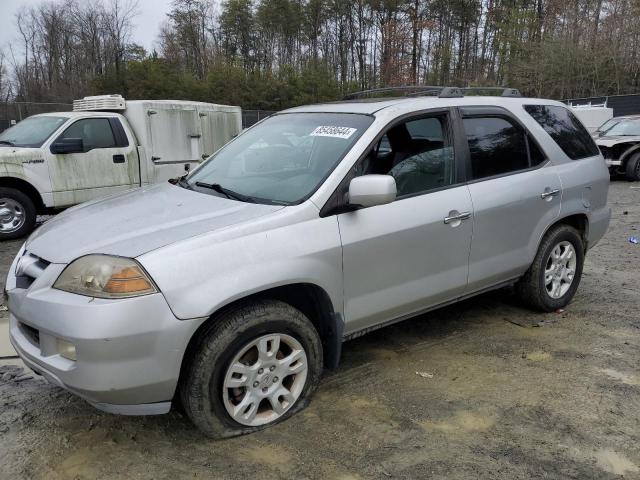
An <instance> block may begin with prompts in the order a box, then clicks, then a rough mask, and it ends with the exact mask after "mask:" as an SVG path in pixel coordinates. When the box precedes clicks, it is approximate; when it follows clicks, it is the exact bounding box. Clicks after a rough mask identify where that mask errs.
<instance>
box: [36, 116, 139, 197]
mask: <svg viewBox="0 0 640 480" xmlns="http://www.w3.org/2000/svg"><path fill="white" fill-rule="evenodd" d="M65 138H80V139H82V142H83V145H84V151H82V152H79V153H67V154H55V153H52V152H51V150H50V149H49V147H47V148H46V149H45V151H46V155H47V157H48V159H47V164H48V166H49V175H50V177H51V185H52V191H53V200H54V204H55V206H56V207H63V206H67V205H74V204H77V203H81V202H84V201H87V200H91V199H94V198H98V197H102V196H105V195H109V194H112V193H115V192H118V191H122V190H127V189H129V188H132V187H135V186H139V185H140V169H139V160H138V153H137V150H136V146H135V145H134V144H133V142H131V141H130V140H129V139H128V138H127V135H126V133H125V130H124V128H123V126H122V123H121V122H120V119H119V118H117V117H91V118H80V119H78V120H76V121H74V122H73V123H72V124H71V125H69V126H68V127H67V128H66V129H65V130H64V131H63V132H62V133H61V134H60V135H59V136H58V137H56V138H55V139H54V140H53V141H52V142H51V143H55V142H56V141H57V140H60V139H65Z"/></svg>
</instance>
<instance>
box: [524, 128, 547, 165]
mask: <svg viewBox="0 0 640 480" xmlns="http://www.w3.org/2000/svg"><path fill="white" fill-rule="evenodd" d="M527 144H528V145H529V157H530V159H531V166H532V167H535V166H536V165H540V164H541V163H542V162H544V161H545V160H546V159H547V157H546V156H545V154H544V153H542V150H540V147H538V145H536V142H534V141H533V140H532V139H531V137H529V136H527Z"/></svg>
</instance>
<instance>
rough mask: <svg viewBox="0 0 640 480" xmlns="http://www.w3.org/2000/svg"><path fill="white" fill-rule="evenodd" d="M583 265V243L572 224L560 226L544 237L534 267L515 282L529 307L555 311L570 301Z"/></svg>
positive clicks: (576, 287) (532, 265)
mask: <svg viewBox="0 0 640 480" xmlns="http://www.w3.org/2000/svg"><path fill="white" fill-rule="evenodd" d="M583 264H584V243H583V241H582V237H581V236H580V233H579V232H578V231H577V230H576V229H575V228H573V227H571V226H569V225H558V226H556V227H554V228H552V229H551V230H550V231H549V232H547V233H546V235H545V236H544V237H543V238H542V242H540V247H539V248H538V253H537V254H536V257H535V259H534V260H533V263H532V264H531V267H529V270H527V273H525V275H524V277H522V278H521V279H520V281H519V282H518V284H517V285H516V291H517V292H518V294H519V295H520V298H521V299H522V300H523V302H524V303H525V304H527V305H528V306H529V307H531V308H533V309H535V310H539V311H543V312H553V311H554V310H557V309H558V308H563V307H565V306H567V304H568V303H569V302H570V301H571V299H572V298H573V296H574V295H575V293H576V290H577V289H578V284H579V283H580V278H581V276H582V266H583Z"/></svg>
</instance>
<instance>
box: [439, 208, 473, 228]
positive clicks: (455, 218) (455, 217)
mask: <svg viewBox="0 0 640 480" xmlns="http://www.w3.org/2000/svg"><path fill="white" fill-rule="evenodd" d="M470 217H471V212H462V213H458V212H457V211H456V210H453V211H451V212H449V216H447V217H444V223H445V224H447V225H448V224H450V223H454V222H460V221H462V220H467V219H468V218H470Z"/></svg>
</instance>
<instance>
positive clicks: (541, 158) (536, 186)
mask: <svg viewBox="0 0 640 480" xmlns="http://www.w3.org/2000/svg"><path fill="white" fill-rule="evenodd" d="M460 113H461V117H462V119H461V122H462V131H463V132H464V134H465V136H466V138H467V145H468V152H467V154H468V157H467V178H468V179H469V192H470V194H471V200H472V201H473V209H474V218H473V241H472V244H471V253H470V256H469V285H468V287H467V292H468V293H470V292H473V291H477V290H481V289H482V288H486V287H489V286H492V285H495V284H497V283H500V282H502V281H507V280H510V279H512V278H514V277H517V276H519V275H521V274H522V273H524V271H526V269H527V268H528V266H529V265H530V264H531V261H532V260H533V259H532V256H531V251H532V245H537V243H538V241H539V239H540V237H541V236H542V234H543V233H544V231H545V230H546V228H547V226H549V225H551V224H552V223H553V221H554V219H555V218H557V217H558V215H559V213H560V200H561V193H562V192H561V190H562V187H561V183H560V178H559V177H558V175H557V173H556V171H555V167H554V166H553V164H552V163H551V162H550V161H549V160H548V159H547V158H546V156H545V154H544V153H543V151H542V149H541V148H540V146H539V145H538V144H537V142H536V141H535V140H534V138H533V137H532V136H531V134H529V133H528V132H527V130H526V129H525V127H524V126H523V125H522V124H520V122H518V120H517V119H516V118H514V117H513V116H512V115H511V114H509V113H508V112H507V111H506V110H503V109H500V108H496V107H491V108H486V107H467V108H462V109H460ZM533 251H535V249H534V250H533Z"/></svg>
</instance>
